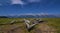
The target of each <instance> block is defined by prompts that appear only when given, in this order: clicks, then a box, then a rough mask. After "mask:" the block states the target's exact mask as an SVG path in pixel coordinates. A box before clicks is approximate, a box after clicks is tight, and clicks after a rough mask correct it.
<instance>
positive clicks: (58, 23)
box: [0, 18, 60, 33]
mask: <svg viewBox="0 0 60 33" xmlns="http://www.w3.org/2000/svg"><path fill="white" fill-rule="evenodd" d="M26 19H28V20H33V19H34V18H26ZM40 19H42V20H43V21H45V22H46V24H47V25H48V26H51V27H53V28H54V29H55V30H56V31H57V32H56V33H60V18H40ZM12 20H17V21H18V22H19V20H23V18H0V24H4V23H10V22H11V21H12ZM11 26H12V27H13V26H14V27H13V28H15V27H18V26H19V27H18V28H19V29H21V32H20V31H19V29H18V28H16V29H17V30H14V31H17V32H20V33H35V32H34V29H33V30H32V31H31V32H28V31H27V29H26V27H25V24H24V23H23V22H20V23H15V24H13V25H0V29H2V30H4V32H5V31H7V30H11V29H10V28H12V27H11ZM13 28H12V29H13ZM37 28H38V25H36V26H35V29H37ZM0 32H1V33H2V31H0ZM15 33H16V32H15Z"/></svg>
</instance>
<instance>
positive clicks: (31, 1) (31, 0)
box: [28, 0, 40, 3]
mask: <svg viewBox="0 0 60 33" xmlns="http://www.w3.org/2000/svg"><path fill="white" fill-rule="evenodd" d="M28 2H30V3H33V2H40V0H28Z"/></svg>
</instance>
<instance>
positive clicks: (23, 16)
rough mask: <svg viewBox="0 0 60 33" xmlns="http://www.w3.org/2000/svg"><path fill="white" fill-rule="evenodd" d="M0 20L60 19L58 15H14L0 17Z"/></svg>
mask: <svg viewBox="0 0 60 33" xmlns="http://www.w3.org/2000/svg"><path fill="white" fill-rule="evenodd" d="M0 18H60V16H59V15H58V16H57V15H38V14H37V15H34V14H33V15H15V16H0Z"/></svg>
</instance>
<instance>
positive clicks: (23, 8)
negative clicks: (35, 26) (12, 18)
mask: <svg viewBox="0 0 60 33" xmlns="http://www.w3.org/2000/svg"><path fill="white" fill-rule="evenodd" d="M37 13H38V14H41V13H46V14H60V0H0V15H20V14H37Z"/></svg>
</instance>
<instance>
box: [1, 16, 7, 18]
mask: <svg viewBox="0 0 60 33" xmlns="http://www.w3.org/2000/svg"><path fill="white" fill-rule="evenodd" d="M0 18H8V17H7V16H0Z"/></svg>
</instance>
